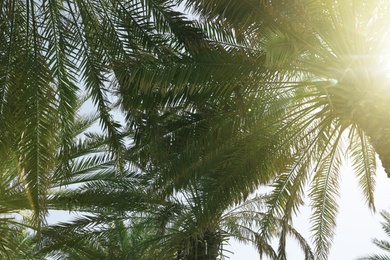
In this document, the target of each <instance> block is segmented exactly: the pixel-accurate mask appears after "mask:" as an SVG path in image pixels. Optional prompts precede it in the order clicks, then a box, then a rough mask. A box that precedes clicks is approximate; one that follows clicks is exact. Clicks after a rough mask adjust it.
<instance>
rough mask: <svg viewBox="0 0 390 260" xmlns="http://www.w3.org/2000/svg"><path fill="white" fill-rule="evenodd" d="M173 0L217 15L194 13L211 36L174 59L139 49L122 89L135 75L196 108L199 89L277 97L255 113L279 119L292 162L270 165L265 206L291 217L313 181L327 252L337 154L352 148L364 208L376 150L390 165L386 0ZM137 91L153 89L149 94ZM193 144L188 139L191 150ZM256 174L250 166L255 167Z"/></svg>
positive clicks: (318, 233)
mask: <svg viewBox="0 0 390 260" xmlns="http://www.w3.org/2000/svg"><path fill="white" fill-rule="evenodd" d="M178 2H183V3H185V5H186V6H187V8H188V10H189V11H190V12H191V11H192V12H194V13H195V14H196V15H198V16H200V17H201V18H202V19H203V20H204V21H208V22H210V23H213V25H210V24H207V23H206V25H205V24H203V25H202V26H203V27H202V28H203V29H204V30H205V33H206V34H207V35H209V36H210V38H209V39H210V41H209V42H208V44H209V45H208V46H210V47H211V48H207V50H204V49H202V50H201V51H199V52H197V53H196V54H195V55H193V56H191V59H181V60H179V59H176V60H173V61H172V62H171V63H165V64H164V63H159V62H158V60H156V59H153V57H151V58H149V59H145V60H147V61H146V62H144V63H143V64H140V65H139V66H138V67H137V69H136V70H133V71H132V73H129V75H125V73H124V74H122V75H125V76H123V77H122V78H121V80H120V84H121V88H120V91H123V93H125V92H126V91H128V90H129V88H130V87H129V86H131V89H132V91H133V92H131V93H134V95H132V96H133V97H134V98H136V99H137V100H138V101H139V103H142V104H148V105H149V104H151V103H159V102H160V103H159V104H163V105H164V106H166V105H167V104H168V105H171V106H172V105H173V106H181V107H183V108H186V109H189V108H190V109H193V110H192V111H199V110H200V109H199V108H198V106H197V102H199V103H201V100H202V101H206V102H207V100H210V102H213V101H212V100H213V99H214V100H215V98H216V97H221V96H224V95H226V96H228V97H232V96H235V95H236V93H243V95H244V97H245V95H248V93H257V95H256V96H255V97H256V99H257V100H258V101H257V102H258V103H257V104H260V103H261V104H262V105H264V106H265V107H267V108H276V107H280V108H281V110H277V109H275V110H272V109H270V110H268V111H269V112H270V113H269V114H270V117H269V118H273V119H274V120H270V121H262V122H261V123H264V124H265V125H268V126H273V127H275V128H274V131H275V132H274V133H275V135H274V139H275V140H277V141H276V142H275V143H274V145H275V146H274V148H275V147H278V148H279V151H278V153H281V154H290V157H289V156H287V157H286V158H290V159H291V157H293V158H295V160H293V161H291V160H285V161H284V162H283V163H282V164H283V165H284V166H285V167H287V168H288V170H286V171H282V172H279V173H280V174H276V175H274V179H275V182H274V184H273V187H274V190H273V193H272V194H271V197H270V200H269V208H268V210H269V211H268V214H269V216H270V219H271V216H273V215H278V216H280V217H281V218H282V219H284V220H285V221H286V222H289V221H291V218H292V216H293V214H294V213H296V212H297V210H298V207H299V206H300V205H301V204H303V197H304V193H305V190H306V189H307V188H306V187H307V185H309V184H310V188H309V195H310V197H311V201H312V202H311V206H312V208H313V217H312V231H313V233H314V240H315V244H316V252H317V256H318V258H319V259H326V257H327V254H328V252H329V248H330V245H331V241H332V237H333V235H334V227H335V225H336V215H337V211H338V206H337V197H338V181H339V169H340V165H341V164H342V161H343V160H344V158H345V154H348V155H349V157H350V158H351V159H352V162H353V166H354V170H355V173H356V175H357V177H358V179H359V186H360V188H361V189H362V191H363V193H364V196H365V198H366V202H367V204H368V205H369V207H370V208H371V209H374V188H375V181H374V176H375V168H376V162H375V153H377V154H378V155H379V158H380V159H381V161H382V165H383V166H384V168H385V169H386V171H389V170H390V169H388V168H389V167H388V166H387V165H388V162H387V161H388V158H390V157H389V156H388V152H389V151H390V149H389V143H388V140H389V138H388V137H389V135H388V131H389V129H390V128H389V126H388V122H389V120H388V116H387V104H388V103H389V102H388V101H389V98H390V97H389V95H390V92H388V90H387V88H388V85H389V80H388V71H386V70H387V68H388V65H387V64H386V62H387V57H388V53H386V50H387V49H388V48H387V39H388V38H387V37H388V35H389V31H388V29H387V25H388V19H389V17H390V16H389V15H388V14H389V11H390V9H389V3H388V2H387V1H380V0H378V1H370V2H367V1H359V0H356V1H348V2H345V1H343V2H335V1H317V0H312V1H265V2H262V1H260V2H259V1H245V2H243V1H218V0H215V1H213V0H212V1H202V0H188V1H178ZM211 39H212V40H211ZM130 64H131V63H130ZM202 73H203V75H205V77H201V76H200V75H202ZM131 75H132V76H131ZM209 75H210V76H209ZM206 76H207V77H206ZM237 89H238V90H239V91H237ZM137 91H138V92H137ZM142 92H148V93H153V95H149V96H147V97H146V96H143V95H142ZM126 93H128V92H126ZM135 94H136V95H135ZM122 97H123V108H124V110H125V111H133V112H134V111H136V110H133V108H132V107H131V105H129V104H130V103H131V102H130V101H128V102H126V98H129V99H130V100H134V99H132V98H131V97H128V96H126V95H125V94H123V95H122ZM216 99H218V98H216ZM245 102H246V100H245V98H244V102H243V103H245ZM141 107H142V106H141ZM142 109H145V108H142ZM157 111H158V112H157V114H158V113H160V112H161V110H157ZM273 111H277V112H276V113H275V114H273V116H272V113H273ZM282 111H283V112H282ZM132 115H133V116H134V115H137V114H136V113H133V114H132ZM242 116H243V117H244V115H242ZM128 120H129V122H132V123H133V124H137V120H138V119H137V118H135V117H132V116H131V115H130V114H129V116H128ZM263 129H267V127H263ZM225 138H226V136H225ZM210 139H211V138H210ZM191 148H193V150H191ZM197 149H198V148H196V147H194V146H191V145H189V146H188V148H187V151H197ZM276 150H277V149H275V150H269V151H270V152H271V151H276ZM178 158H185V157H184V156H182V155H180V156H178ZM271 171H272V170H271ZM177 172H178V171H171V172H170V173H171V174H175V173H177ZM275 172H277V171H275ZM275 172H274V173H275ZM260 175H261V174H259V175H257V178H259V179H261V177H260ZM271 175H272V174H271ZM263 176H264V175H263ZM269 177H270V176H269ZM259 179H257V180H259ZM271 179H272V177H271ZM268 180H270V179H269V178H268ZM263 181H264V180H263ZM265 220H266V218H265ZM271 226H272V221H271V220H270V221H264V222H263V232H264V233H263V236H264V237H266V236H267V235H268V232H269V229H270V227H271ZM281 244H283V243H281Z"/></svg>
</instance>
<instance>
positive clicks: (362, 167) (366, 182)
mask: <svg viewBox="0 0 390 260" xmlns="http://www.w3.org/2000/svg"><path fill="white" fill-rule="evenodd" d="M351 131H354V132H353V133H351V136H352V138H353V139H352V140H351V153H350V154H351V157H352V165H353V167H354V171H355V174H356V176H357V177H358V178H359V186H360V188H361V190H362V192H363V195H364V197H365V200H366V203H367V204H368V206H369V207H370V208H371V209H372V210H374V211H375V205H374V191H375V172H376V159H375V151H374V149H373V147H372V146H371V145H370V143H369V138H368V137H367V136H366V135H365V133H364V132H363V131H361V130H360V129H354V130H351Z"/></svg>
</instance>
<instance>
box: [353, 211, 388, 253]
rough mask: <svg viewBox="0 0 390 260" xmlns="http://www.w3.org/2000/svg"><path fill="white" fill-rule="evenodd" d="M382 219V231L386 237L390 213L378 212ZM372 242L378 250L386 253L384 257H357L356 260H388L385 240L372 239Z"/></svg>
mask: <svg viewBox="0 0 390 260" xmlns="http://www.w3.org/2000/svg"><path fill="white" fill-rule="evenodd" d="M380 214H381V216H382V218H383V219H384V222H381V224H382V229H383V230H384V231H385V233H386V235H388V236H390V213H389V212H387V211H385V210H383V211H381V212H380ZM372 242H373V243H374V244H375V245H376V246H377V247H379V248H380V249H382V250H384V251H386V252H387V254H386V255H383V254H382V255H378V254H374V255H369V256H364V257H359V258H358V260H386V259H387V260H388V259H390V254H389V253H390V243H389V242H388V241H386V240H379V239H376V238H375V239H373V240H372Z"/></svg>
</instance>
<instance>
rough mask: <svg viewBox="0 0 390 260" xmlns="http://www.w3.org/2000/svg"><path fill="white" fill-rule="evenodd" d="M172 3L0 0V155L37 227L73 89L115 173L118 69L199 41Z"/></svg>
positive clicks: (67, 139) (65, 133)
mask: <svg viewBox="0 0 390 260" xmlns="http://www.w3.org/2000/svg"><path fill="white" fill-rule="evenodd" d="M174 7H175V6H174V5H173V4H172V3H171V2H170V1H153V0H148V1H142V0H136V1H109V0H107V1H106V0H104V1H100V0H99V1H84V0H82V1H73V0H64V1H33V0H30V1H21V0H6V1H1V3H0V64H1V66H0V98H1V102H0V119H1V120H0V121H1V123H0V131H1V137H0V147H1V148H0V149H1V151H0V154H1V156H2V158H1V159H2V161H9V160H11V159H12V158H13V159H15V160H13V162H14V168H15V169H18V176H19V178H20V179H21V181H22V183H23V185H24V189H25V192H26V196H27V197H28V200H29V203H30V205H31V208H32V209H33V210H34V212H35V224H36V225H37V226H38V227H39V226H41V225H42V223H44V218H45V215H46V213H47V207H46V197H47V190H48V187H49V186H50V183H51V175H50V172H52V169H53V165H55V164H56V161H57V159H59V160H60V161H63V162H67V161H69V158H68V157H69V150H70V149H71V146H72V145H73V143H72V142H73V140H72V138H73V136H72V131H73V130H72V129H73V126H74V123H75V115H76V111H77V102H78V101H77V100H78V99H77V96H78V95H79V91H80V88H81V89H82V90H85V91H86V92H87V93H88V95H89V96H90V98H91V100H92V101H93V103H94V105H95V107H96V110H97V111H98V113H99V118H100V123H101V126H102V128H103V129H104V131H106V132H107V133H108V135H109V136H110V139H111V141H110V146H111V148H112V150H113V151H115V155H116V164H117V171H118V172H120V171H121V170H122V168H123V153H124V149H123V148H124V143H123V139H122V136H121V134H120V126H119V125H118V123H116V122H114V120H113V118H112V115H111V114H110V107H111V105H110V96H112V93H114V92H115V90H116V88H117V82H116V80H115V78H116V70H117V67H118V66H120V64H121V63H123V60H133V59H137V57H138V56H139V55H140V54H141V53H143V52H150V53H153V54H154V55H155V57H159V58H161V59H163V58H164V55H168V53H170V52H173V53H175V52H178V50H180V51H183V50H186V49H188V48H190V47H191V46H192V45H196V42H197V41H202V36H201V34H200V33H199V32H198V30H196V29H194V28H193V27H192V26H191V23H190V22H189V21H188V20H187V19H186V18H185V17H184V16H183V15H182V14H181V13H179V12H176V11H174V10H173V9H174ZM118 64H119V65H118ZM58 143H61V146H60V147H61V150H60V151H59V152H60V154H61V156H59V157H58V158H55V156H54V155H55V154H56V149H57V147H58ZM3 157H4V158H3ZM63 166H64V167H65V168H66V167H68V166H67V165H66V164H63ZM64 172H66V171H64ZM67 172H69V169H68V171H67Z"/></svg>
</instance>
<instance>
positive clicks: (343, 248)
mask: <svg viewBox="0 0 390 260" xmlns="http://www.w3.org/2000/svg"><path fill="white" fill-rule="evenodd" d="M377 163H378V164H379V165H380V161H379V160H377ZM340 174H341V175H340V176H341V182H340V190H339V192H340V198H339V214H338V217H337V229H336V231H335V233H336V235H335V237H334V240H333V246H332V248H331V253H330V256H329V260H353V259H356V258H357V257H361V256H365V255H368V254H374V253H383V251H381V250H380V249H379V248H378V247H376V246H375V245H374V244H373V243H372V239H373V238H378V239H385V240H389V241H390V237H387V236H386V234H385V233H384V232H383V231H382V228H381V224H380V222H381V221H382V218H381V217H380V215H379V212H380V211H381V210H387V209H389V210H390V179H389V178H387V175H386V173H385V172H384V170H383V168H382V167H381V166H379V167H377V173H376V182H377V184H376V192H375V205H376V213H372V212H371V211H370V210H369V208H368V206H367V205H366V204H365V200H364V198H363V196H362V194H361V192H360V190H359V187H358V181H357V179H356V178H355V176H354V174H353V172H352V170H351V167H350V166H348V165H347V166H345V167H343V168H342V169H341V171H340ZM293 225H294V227H295V228H296V229H297V230H298V231H299V232H300V233H301V234H302V235H303V236H304V237H305V238H306V239H308V240H309V241H310V237H311V234H310V231H309V230H310V208H309V207H307V206H305V207H303V208H302V209H301V211H300V214H299V215H298V216H297V217H296V218H295V220H294V223H293ZM287 243H288V252H287V259H291V260H300V259H302V260H303V259H304V255H303V253H302V251H301V250H300V248H299V247H298V245H297V244H296V243H295V241H293V240H288V241H287ZM230 244H231V246H229V247H228V248H227V249H228V250H231V251H233V252H234V254H227V256H228V257H229V258H228V259H229V260H242V259H245V260H258V259H259V255H258V253H257V252H256V250H255V249H254V248H253V246H251V245H242V244H240V243H238V242H234V241H230ZM276 246H277V245H276ZM275 248H277V247H275Z"/></svg>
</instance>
